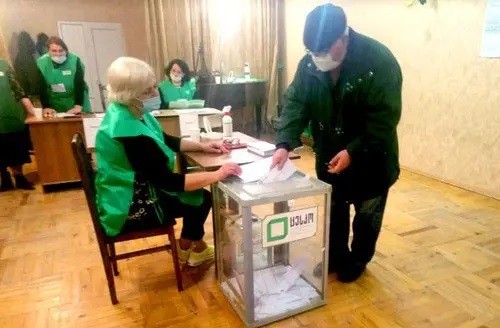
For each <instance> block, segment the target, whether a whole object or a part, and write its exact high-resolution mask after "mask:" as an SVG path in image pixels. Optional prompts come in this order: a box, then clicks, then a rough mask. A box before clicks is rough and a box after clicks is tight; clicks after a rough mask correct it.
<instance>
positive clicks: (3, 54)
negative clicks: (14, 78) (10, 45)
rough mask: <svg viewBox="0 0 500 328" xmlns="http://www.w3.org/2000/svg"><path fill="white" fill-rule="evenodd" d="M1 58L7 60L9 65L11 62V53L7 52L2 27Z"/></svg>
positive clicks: (0, 30) (0, 33) (0, 31)
mask: <svg viewBox="0 0 500 328" xmlns="http://www.w3.org/2000/svg"><path fill="white" fill-rule="evenodd" d="M0 58H3V59H6V60H7V61H8V62H9V63H10V62H11V61H10V56H9V51H8V50H7V45H6V44H5V39H4V38H3V33H2V27H0Z"/></svg>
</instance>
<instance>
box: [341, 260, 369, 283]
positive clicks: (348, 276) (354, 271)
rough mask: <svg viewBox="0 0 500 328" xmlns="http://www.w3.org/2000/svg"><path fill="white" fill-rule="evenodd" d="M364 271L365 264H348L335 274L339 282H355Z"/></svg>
mask: <svg viewBox="0 0 500 328" xmlns="http://www.w3.org/2000/svg"><path fill="white" fill-rule="evenodd" d="M365 269H366V264H360V263H348V264H346V265H345V266H343V267H342V268H341V269H340V270H339V271H338V272H337V279H338V280H339V281H341V282H345V283H348V282H353V281H356V280H357V279H358V278H359V277H361V275H362V274H363V272H364V271H365Z"/></svg>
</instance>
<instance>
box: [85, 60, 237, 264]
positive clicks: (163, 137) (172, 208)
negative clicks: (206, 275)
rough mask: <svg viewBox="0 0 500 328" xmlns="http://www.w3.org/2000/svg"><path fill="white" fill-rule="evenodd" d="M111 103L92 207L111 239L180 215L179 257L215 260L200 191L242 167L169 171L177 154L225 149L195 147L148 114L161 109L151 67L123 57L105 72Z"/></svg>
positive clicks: (206, 196) (206, 200)
mask: <svg viewBox="0 0 500 328" xmlns="http://www.w3.org/2000/svg"><path fill="white" fill-rule="evenodd" d="M108 83H109V85H108V97H109V101H110V105H109V106H108V108H107V110H106V115H105V116H104V119H103V121H102V123H101V126H100V128H99V131H98V133H97V137H96V155H97V165H98V168H97V175H96V180H95V184H96V191H97V204H98V209H99V217H100V220H101V224H102V226H103V227H104V230H105V231H106V234H108V235H109V236H116V235H118V234H120V233H122V232H130V231H138V230H143V229H151V228H155V227H160V226H162V225H166V224H172V223H175V219H176V218H179V217H182V218H183V225H182V232H181V238H180V240H179V248H180V252H179V259H180V261H181V262H184V263H185V262H187V263H188V265H190V266H198V265H200V264H202V263H203V262H205V261H207V260H211V259H213V258H214V248H213V246H209V245H207V244H206V243H205V241H204V240H203V236H204V234H205V231H204V228H203V225H204V223H205V220H206V219H207V215H208V213H209V211H210V208H211V204H212V201H211V194H210V192H208V191H206V190H205V189H203V187H205V186H208V185H210V184H211V183H214V182H216V181H219V180H222V179H224V178H226V177H228V176H230V175H233V174H240V173H241V169H240V168H239V166H238V165H236V164H234V163H230V164H225V165H223V166H222V167H221V168H220V169H219V170H217V171H213V172H202V173H192V174H176V173H173V168H174V160H175V153H176V152H179V151H200V152H206V153H227V151H228V150H227V149H226V148H225V147H224V146H223V145H222V144H221V143H212V144H201V143H199V142H194V141H189V140H187V139H182V140H181V139H178V138H175V137H172V136H169V135H167V134H165V133H164V132H163V131H162V128H161V126H160V124H159V123H158V121H157V120H156V119H155V118H154V117H153V116H152V115H151V111H153V110H156V109H158V108H159V107H160V99H159V95H158V88H157V87H156V81H155V75H154V73H153V69H152V68H151V67H150V66H149V65H148V64H146V63H145V62H143V61H141V60H138V59H135V58H130V57H121V58H118V59H117V60H115V61H114V62H113V63H112V64H111V66H110V67H109V69H108Z"/></svg>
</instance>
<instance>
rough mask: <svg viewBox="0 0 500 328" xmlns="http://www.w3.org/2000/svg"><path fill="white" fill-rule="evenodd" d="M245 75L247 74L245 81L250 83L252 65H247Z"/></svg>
mask: <svg viewBox="0 0 500 328" xmlns="http://www.w3.org/2000/svg"><path fill="white" fill-rule="evenodd" d="M244 73H245V80H247V81H249V80H250V64H249V63H245V69H244Z"/></svg>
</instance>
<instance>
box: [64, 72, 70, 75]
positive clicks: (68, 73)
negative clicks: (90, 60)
mask: <svg viewBox="0 0 500 328" xmlns="http://www.w3.org/2000/svg"><path fill="white" fill-rule="evenodd" d="M62 75H71V71H62Z"/></svg>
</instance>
